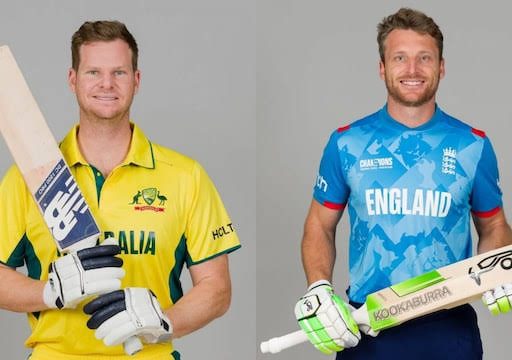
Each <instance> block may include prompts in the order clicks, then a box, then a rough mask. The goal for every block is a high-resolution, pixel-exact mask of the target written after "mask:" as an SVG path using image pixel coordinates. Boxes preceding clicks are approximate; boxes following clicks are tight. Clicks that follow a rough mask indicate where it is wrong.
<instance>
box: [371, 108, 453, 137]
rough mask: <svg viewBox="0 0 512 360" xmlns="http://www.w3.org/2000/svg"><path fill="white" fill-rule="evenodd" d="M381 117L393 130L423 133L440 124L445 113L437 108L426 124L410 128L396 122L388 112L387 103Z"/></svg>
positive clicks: (380, 113)
mask: <svg viewBox="0 0 512 360" xmlns="http://www.w3.org/2000/svg"><path fill="white" fill-rule="evenodd" d="M379 115H380V118H381V120H382V121H383V122H384V123H386V125H388V126H390V127H391V128H394V129H397V130H401V131H423V130H428V129H430V128H432V127H433V126H435V125H436V124H437V123H438V122H440V121H441V119H442V117H443V111H442V110H441V109H440V108H439V106H437V104H436V108H435V110H434V114H433V115H432V117H431V118H430V119H429V120H428V121H427V122H426V123H424V124H421V125H420V126H416V127H409V126H407V125H404V124H402V123H401V122H399V121H397V120H395V119H394V118H393V117H391V115H389V112H388V104H387V103H386V104H385V105H384V106H383V107H382V108H381V109H380V111H379Z"/></svg>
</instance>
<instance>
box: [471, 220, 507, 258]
mask: <svg viewBox="0 0 512 360" xmlns="http://www.w3.org/2000/svg"><path fill="white" fill-rule="evenodd" d="M510 244H512V230H511V229H510V226H509V225H508V224H507V223H503V224H499V225H497V226H494V227H492V228H491V229H490V230H489V231H486V232H485V233H482V234H480V236H479V241H478V248H477V251H478V253H479V254H481V253H484V252H487V251H489V250H493V249H496V248H499V247H502V246H505V245H510Z"/></svg>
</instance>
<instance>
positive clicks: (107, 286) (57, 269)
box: [43, 238, 125, 309]
mask: <svg viewBox="0 0 512 360" xmlns="http://www.w3.org/2000/svg"><path fill="white" fill-rule="evenodd" d="M120 252H121V249H120V248H119V245H118V244H117V240H115V239H114V238H109V239H107V240H105V241H103V243H102V244H101V245H99V246H94V247H90V248H86V249H82V250H79V251H74V252H71V253H69V254H67V255H64V256H62V257H60V258H59V259H57V260H55V261H54V262H52V263H51V264H50V269H49V273H48V281H47V282H46V284H45V286H44V290H43V300H44V303H45V304H46V306H48V307H49V308H52V309H55V308H59V309H63V308H75V307H76V305H77V304H79V303H80V302H82V301H83V300H85V299H86V298H88V297H89V296H92V295H97V294H100V293H104V292H109V291H113V290H116V289H119V288H120V287H121V279H122V278H123V277H124V274H125V272H124V270H123V269H122V268H121V266H122V265H123V260H122V259H120V258H118V257H116V256H115V255H118V254H119V253H120Z"/></svg>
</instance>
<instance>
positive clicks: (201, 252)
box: [185, 164, 240, 266]
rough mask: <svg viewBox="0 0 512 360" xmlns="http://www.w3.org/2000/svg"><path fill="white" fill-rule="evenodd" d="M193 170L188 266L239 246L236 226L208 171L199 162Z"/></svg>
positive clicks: (188, 227) (188, 226) (187, 231)
mask: <svg viewBox="0 0 512 360" xmlns="http://www.w3.org/2000/svg"><path fill="white" fill-rule="evenodd" d="M193 172H194V173H193V178H194V181H193V182H194V191H193V198H192V203H191V208H190V211H189V216H188V222H187V228H186V232H185V237H186V242H187V250H188V254H189V259H188V260H187V265H188V266H190V265H194V264H198V263H201V262H204V261H206V260H209V259H211V258H214V257H216V256H219V255H222V254H226V253H230V252H232V251H234V250H236V249H238V248H239V247H240V242H239V240H238V235H237V233H236V231H235V227H234V225H233V223H232V221H231V219H230V218H229V215H228V213H227V211H226V209H225V207H224V204H223V203H222V200H221V198H220V196H219V193H218V192H217V190H216V189H215V186H214V185H213V182H212V181H211V180H210V178H209V176H208V174H207V173H206V171H205V170H204V169H203V168H202V167H201V165H199V164H196V166H195V168H194V170H193Z"/></svg>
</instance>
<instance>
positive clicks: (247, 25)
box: [0, 0, 256, 360]
mask: <svg viewBox="0 0 512 360" xmlns="http://www.w3.org/2000/svg"><path fill="white" fill-rule="evenodd" d="M99 19H117V20H120V21H122V22H125V23H126V24H127V26H128V28H129V29H130V31H131V32H132V33H133V35H134V36H135V38H136V39H137V41H138V43H139V48H140V56H139V65H140V68H141V71H142V82H141V88H140V91H139V94H138V95H137V96H136V98H135V101H134V105H133V108H132V109H133V111H132V114H131V115H132V118H133V120H134V121H136V122H137V123H138V124H139V125H140V126H141V127H142V129H143V131H144V132H145V133H146V135H148V137H149V138H151V139H152V140H153V141H154V142H157V143H160V144H162V145H165V146H168V147H171V148H173V149H176V150H178V151H180V152H182V153H184V154H187V155H188V156H191V157H193V158H195V159H197V160H198V161H199V162H200V163H201V164H203V166H204V167H205V168H206V170H207V171H208V173H209V175H210V177H211V178H212V179H213V181H214V182H215V184H216V186H217V189H218V190H219V192H220V194H221V196H222V198H223V200H224V204H225V205H226V207H227V209H228V211H229V213H230V215H231V217H232V220H233V222H234V224H236V228H237V230H238V234H239V236H240V239H241V242H242V248H241V249H240V250H238V251H236V252H235V253H233V254H232V255H230V268H231V273H232V282H233V300H232V305H231V309H230V311H229V312H228V314H226V315H225V316H224V317H222V318H221V319H219V320H216V321H214V322H213V323H212V324H210V325H209V326H207V327H206V328H204V329H202V330H200V331H198V332H196V333H194V334H192V335H189V336H187V337H185V338H183V339H179V340H177V341H175V347H176V348H177V349H178V350H179V351H180V352H181V354H182V356H183V358H184V359H201V358H210V359H230V360H239V359H246V358H249V359H251V358H252V359H253V358H255V356H256V355H255V353H256V347H255V346H254V344H255V337H256V335H255V334H256V325H255V316H256V315H255V311H254V309H255V306H256V305H255V298H256V296H255V286H254V283H255V255H254V254H255V251H256V250H255V239H256V236H255V216H256V214H255V191H254V189H255V186H256V182H255V181H256V177H255V172H256V168H255V166H254V164H255V154H256V153H255V135H254V134H255V128H256V122H255V93H254V92H255V54H254V43H255V40H254V38H255V29H254V23H255V20H254V11H253V4H252V3H251V2H249V1H245V0H242V1H240V0H233V1H230V0H220V1H215V2H211V1H207V0H204V1H175V0H172V1H169V0H158V1H98V0H87V1H65V0H45V1H37V0H33V1H28V0H20V1H15V2H14V1H13V2H3V3H2V5H1V6H0V44H8V45H9V46H10V47H11V50H12V51H13V53H14V54H15V56H16V58H17V60H18V63H19V65H20V67H21V68H22V70H23V72H24V74H25V77H26V79H27V81H28V83H29V85H30V87H31V89H32V91H33V93H34V96H35V97H36V99H37V101H38V103H39V104H40V107H41V109H42V111H43V113H44V115H45V117H46V119H47V121H48V123H49V125H50V128H51V129H52V131H53V132H54V134H55V136H56V137H57V138H58V139H60V138H62V137H63V136H64V134H65V133H66V132H67V131H68V130H69V128H70V127H71V126H72V125H73V124H74V123H75V122H76V121H77V120H78V116H77V115H78V111H77V106H76V102H75V99H74V96H73V95H72V94H71V93H70V91H69V90H68V88H67V84H66V75H67V70H68V68H69V67H70V62H71V60H70V50H69V48H70V39H71V35H72V33H73V32H74V31H75V30H76V29H77V28H78V27H79V26H80V25H81V24H82V23H83V22H84V21H86V20H99ZM0 81H1V79H0ZM11 163H12V160H11V157H10V155H9V153H8V151H7V148H6V147H5V144H4V143H3V141H0V172H1V173H2V174H3V173H4V172H5V170H6V169H7V167H8V166H9V165H10V164H11ZM182 279H183V280H184V281H185V282H186V283H188V284H190V280H189V276H188V272H187V271H184V272H183V275H182ZM188 286H190V285H188ZM0 333H1V336H0V349H2V354H1V355H0V357H1V358H2V359H9V360H11V359H12V360H17V359H25V358H26V356H27V354H28V353H29V351H28V350H27V349H26V348H24V345H23V342H24V340H25V338H26V337H27V335H28V333H29V328H28V323H27V321H26V318H25V315H21V314H12V313H8V312H6V311H0Z"/></svg>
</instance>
